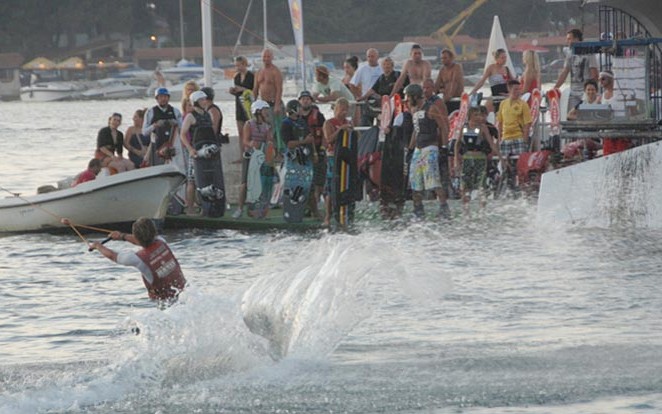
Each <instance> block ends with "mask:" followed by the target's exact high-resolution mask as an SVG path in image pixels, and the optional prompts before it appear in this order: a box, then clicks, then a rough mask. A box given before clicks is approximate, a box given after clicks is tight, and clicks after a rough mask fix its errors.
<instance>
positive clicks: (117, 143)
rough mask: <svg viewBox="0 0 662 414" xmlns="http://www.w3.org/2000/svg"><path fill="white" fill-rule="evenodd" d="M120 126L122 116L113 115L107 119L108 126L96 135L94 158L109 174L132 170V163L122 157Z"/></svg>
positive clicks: (122, 143)
mask: <svg viewBox="0 0 662 414" xmlns="http://www.w3.org/2000/svg"><path fill="white" fill-rule="evenodd" d="M121 124H122V114H118V113H114V114H112V115H111V116H110V117H109V118H108V126H106V127H103V128H101V129H100V130H99V133H98V134H97V150H96V152H95V154H94V157H95V158H98V159H100V160H101V164H102V165H103V166H104V167H107V168H108V169H109V170H110V173H111V174H115V173H119V172H124V171H129V170H133V169H134V168H135V166H134V165H133V163H132V162H131V161H129V160H127V159H126V158H124V157H123V156H122V151H123V149H124V134H122V131H120V130H119V129H118V127H119V126H120V125H121Z"/></svg>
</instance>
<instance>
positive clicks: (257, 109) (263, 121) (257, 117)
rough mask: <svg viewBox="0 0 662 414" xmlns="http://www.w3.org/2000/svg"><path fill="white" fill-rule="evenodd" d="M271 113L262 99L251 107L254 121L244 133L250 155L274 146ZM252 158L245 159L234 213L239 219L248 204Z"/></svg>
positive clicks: (245, 144)
mask: <svg viewBox="0 0 662 414" xmlns="http://www.w3.org/2000/svg"><path fill="white" fill-rule="evenodd" d="M269 111H270V107H269V104H268V103H267V102H265V101H263V100H261V99H258V100H257V101H255V102H253V104H252V105H251V113H252V114H253V119H251V120H249V121H247V122H246V123H245V124H244V131H243V134H242V135H243V138H242V139H243V141H242V144H243V151H244V152H245V153H250V152H251V151H252V150H253V149H255V148H264V147H266V145H267V144H268V143H271V144H273V142H274V139H273V132H272V129H271V125H270V124H269V122H268V112H269ZM249 163H250V157H244V160H243V162H242V168H241V187H240V189H239V205H238V206H237V210H235V212H234V213H232V217H233V218H236V219H237V218H239V217H241V216H242V214H243V211H244V204H245V203H246V191H247V186H246V185H247V181H248V166H249Z"/></svg>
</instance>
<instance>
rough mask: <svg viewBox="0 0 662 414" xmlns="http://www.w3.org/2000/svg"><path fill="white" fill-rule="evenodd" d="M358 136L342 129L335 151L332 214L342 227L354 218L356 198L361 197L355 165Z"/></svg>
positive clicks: (353, 132)
mask: <svg viewBox="0 0 662 414" xmlns="http://www.w3.org/2000/svg"><path fill="white" fill-rule="evenodd" d="M357 141H358V136H357V133H356V132H355V131H352V132H351V133H350V132H348V131H344V133H343V135H342V138H341V139H340V140H339V141H338V144H337V147H336V151H335V157H336V159H335V165H334V171H333V190H334V191H333V195H332V203H333V215H334V218H335V220H336V223H338V225H340V226H342V227H347V226H348V225H350V224H351V223H352V221H353V219H354V208H355V203H356V200H360V199H361V186H360V184H359V174H358V167H357V151H358V145H357Z"/></svg>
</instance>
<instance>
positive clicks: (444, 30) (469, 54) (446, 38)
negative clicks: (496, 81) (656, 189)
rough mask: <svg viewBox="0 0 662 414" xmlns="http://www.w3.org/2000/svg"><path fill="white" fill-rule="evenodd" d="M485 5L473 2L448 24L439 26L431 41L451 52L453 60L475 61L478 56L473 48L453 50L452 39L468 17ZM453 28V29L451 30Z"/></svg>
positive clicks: (477, 1) (485, 1) (485, 0)
mask: <svg viewBox="0 0 662 414" xmlns="http://www.w3.org/2000/svg"><path fill="white" fill-rule="evenodd" d="M485 3H487V0H475V1H474V2H473V4H471V5H470V6H469V7H467V8H466V9H464V10H463V11H461V12H460V13H459V14H458V15H457V16H455V17H454V18H453V19H451V20H450V21H449V22H447V23H446V24H444V25H443V26H441V27H440V28H439V29H437V30H436V31H435V32H434V33H432V34H431V35H430V36H431V37H432V38H433V39H436V40H438V41H440V42H441V43H442V44H443V45H444V46H445V47H447V48H448V49H450V50H452V51H453V52H454V53H455V59H456V60H459V61H469V60H475V59H477V58H478V54H477V53H476V52H475V51H473V48H466V47H464V46H463V47H462V48H461V49H460V50H459V51H458V50H455V45H454V44H453V39H454V38H455V36H456V35H457V34H458V32H459V31H460V30H462V27H464V23H465V22H466V21H467V19H468V18H469V16H471V15H472V14H473V13H474V12H475V11H476V9H478V8H479V7H480V6H482V5H483V4H485ZM453 28H455V29H453ZM451 29H453V31H452V33H451V34H450V35H449V34H448V32H449V31H450V30H451Z"/></svg>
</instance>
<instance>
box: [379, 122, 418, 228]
mask: <svg viewBox="0 0 662 414" xmlns="http://www.w3.org/2000/svg"><path fill="white" fill-rule="evenodd" d="M402 115H403V116H402V123H401V124H398V123H396V124H394V125H393V127H392V128H391V131H390V132H389V134H388V135H387V136H386V140H385V141H384V143H383V144H381V154H382V156H381V158H382V166H381V180H380V181H381V186H380V191H379V203H380V211H381V214H382V218H384V219H393V218H397V217H398V216H400V215H401V213H402V208H403V207H404V204H405V199H406V194H405V193H406V190H407V176H408V163H407V152H408V151H407V146H408V145H409V138H410V137H411V134H412V131H413V128H414V125H413V122H412V117H411V114H410V113H409V112H403V113H402Z"/></svg>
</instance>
